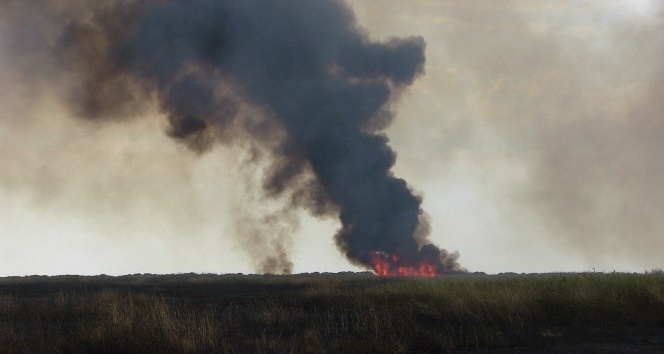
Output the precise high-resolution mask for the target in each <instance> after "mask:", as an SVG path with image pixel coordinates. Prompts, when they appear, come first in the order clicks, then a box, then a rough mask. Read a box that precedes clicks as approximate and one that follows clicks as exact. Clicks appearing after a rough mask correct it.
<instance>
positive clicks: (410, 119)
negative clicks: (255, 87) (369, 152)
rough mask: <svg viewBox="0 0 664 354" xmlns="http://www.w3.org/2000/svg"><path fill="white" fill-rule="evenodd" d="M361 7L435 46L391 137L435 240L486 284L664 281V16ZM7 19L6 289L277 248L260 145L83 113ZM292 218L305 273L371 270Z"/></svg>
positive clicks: (159, 120)
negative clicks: (506, 276) (604, 278)
mask: <svg viewBox="0 0 664 354" xmlns="http://www.w3.org/2000/svg"><path fill="white" fill-rule="evenodd" d="M5 2H7V1H5ZM349 3H350V5H351V6H352V8H353V9H354V11H355V14H356V17H357V21H358V23H359V25H360V26H362V27H363V28H364V29H365V30H366V31H367V33H368V35H369V36H370V37H371V38H372V39H374V40H380V41H389V40H390V38H392V37H401V38H403V37H410V36H421V37H422V38H423V39H424V40H425V42H426V64H425V72H424V74H423V75H422V76H420V77H418V78H417V79H416V80H415V82H414V83H413V84H412V85H411V86H410V87H408V88H406V90H405V91H404V92H403V93H402V94H401V96H400V97H399V100H398V102H397V103H396V105H395V106H394V107H393V109H394V112H395V119H394V121H393V122H392V124H391V125H390V126H389V127H388V128H387V130H386V132H387V135H388V137H389V139H390V145H391V146H392V148H393V149H394V150H395V151H396V152H397V162H396V165H395V166H394V168H393V172H394V174H395V175H397V176H399V177H402V178H404V179H405V180H407V181H408V183H409V185H410V186H411V187H412V188H413V189H414V190H415V191H417V192H418V193H419V194H421V195H422V196H423V205H422V207H423V209H424V210H425V211H426V212H427V213H428V215H429V218H430V220H431V229H432V231H431V235H430V240H431V241H433V242H434V243H436V244H437V245H439V246H441V247H443V248H445V249H448V250H450V251H458V252H459V253H460V258H459V262H460V263H461V265H462V266H463V267H465V268H466V269H468V270H469V271H483V272H486V273H499V272H557V271H592V270H598V271H613V270H616V271H644V270H650V269H654V268H662V267H664V264H663V261H662V257H661V254H663V253H664V228H663V227H664V218H663V217H662V214H664V186H663V185H662V182H661V181H662V180H664V156H662V155H663V154H664V139H663V137H664V119H662V118H664V117H662V112H664V104H663V103H662V100H661V97H662V94H663V93H664V92H663V91H664V90H663V89H662V87H663V86H662V79H663V78H664V71H663V70H662V69H663V68H662V64H661V63H662V62H664V60H663V59H664V41H663V39H664V38H662V37H663V35H662V33H664V31H662V29H664V28H662V27H663V25H664V22H663V20H664V17H663V15H664V12H663V11H664V8H663V7H662V6H663V5H664V2H662V1H650V0H632V1H611V2H608V1H601V0H596V1H558V2H546V1H477V2H468V1H461V0H459V1H446V2H440V1H435V0H412V1H389V0H385V1H372V0H353V1H350V2H349ZM0 5H4V4H3V2H2V1H0ZM5 16H6V15H5ZM10 22H11V21H6V18H4V17H2V15H0V107H2V109H1V110H0V276H7V275H27V274H49V275H52V274H101V273H104V274H133V273H177V272H212V273H236V272H242V273H250V272H255V271H256V269H257V264H256V261H255V260H254V259H252V257H250V254H251V253H252V252H253V251H254V250H255V249H256V247H258V248H261V249H262V250H263V251H265V252H269V251H270V250H272V248H273V247H275V246H274V243H273V242H272V240H273V234H271V233H272V232H274V230H262V229H261V221H260V219H257V218H256V216H255V215H253V214H252V211H254V210H261V209H265V210H270V208H272V207H273V205H272V204H273V203H276V202H274V201H270V200H266V199H265V198H264V197H262V195H261V193H260V187H259V186H260V185H261V179H262V177H263V174H262V173H261V172H262V171H263V170H262V169H261V168H260V166H258V168H257V167H256V166H254V167H252V168H248V167H247V164H246V161H247V160H251V159H252V152H251V151H250V149H248V148H247V147H246V146H244V145H242V144H235V145H228V146H226V145H224V146H217V147H215V148H213V149H211V150H209V151H207V152H205V153H202V154H197V153H194V152H192V151H191V149H188V148H186V147H184V146H182V144H177V143H174V142H173V139H171V138H170V137H169V136H168V135H167V134H165V130H166V122H165V119H164V118H163V116H162V115H161V114H160V113H159V112H158V110H156V109H147V110H144V111H141V112H140V117H133V118H127V119H126V120H124V121H122V122H91V121H83V120H80V119H77V118H75V117H73V115H72V113H71V112H70V110H69V109H68V107H67V105H66V104H65V102H64V101H65V99H64V98H63V89H62V88H61V87H58V86H57V85H52V84H49V83H48V82H45V81H47V79H44V78H43V73H42V72H39V71H35V70H32V68H33V66H31V60H33V57H32V56H30V55H27V56H26V55H18V54H19V53H22V52H21V51H20V49H17V47H16V43H17V42H16V39H15V38H16V37H17V36H18V35H20V33H19V32H18V31H14V28H13V27H10V26H9V25H8V23H10ZM25 38H27V39H29V38H30V36H26V37H25ZM24 45H25V47H26V48H29V47H30V43H29V41H28V42H27V43H25V44H24ZM74 98H75V97H74ZM67 99H72V97H67ZM288 218H289V220H287V222H285V223H284V225H286V226H284V228H283V229H282V230H279V232H282V233H285V234H287V236H286V237H282V238H280V240H281V241H280V242H283V244H280V245H279V247H287V248H288V249H290V254H291V261H292V263H293V272H315V271H318V272H326V271H327V272H337V271H360V270H364V269H362V268H359V267H357V266H354V265H352V264H350V263H349V262H348V261H347V260H346V259H345V257H344V256H343V255H342V254H341V253H340V252H339V250H338V249H337V247H336V246H335V244H334V240H333V236H334V234H335V232H336V231H337V229H339V226H340V225H339V222H338V221H337V220H336V219H335V218H330V217H314V216H311V215H309V214H308V213H307V212H306V211H304V210H294V211H293V212H292V213H289V214H288ZM295 226H297V227H295Z"/></svg>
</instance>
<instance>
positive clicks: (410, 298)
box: [0, 273, 664, 353]
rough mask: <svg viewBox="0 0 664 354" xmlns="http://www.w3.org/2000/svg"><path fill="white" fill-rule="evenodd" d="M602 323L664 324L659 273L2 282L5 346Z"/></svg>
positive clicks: (465, 340)
mask: <svg viewBox="0 0 664 354" xmlns="http://www.w3.org/2000/svg"><path fill="white" fill-rule="evenodd" d="M598 326H601V327H607V326H608V327H612V326H615V327H616V328H618V327H624V326H632V327H656V326H664V275H662V274H661V273H651V274H619V273H616V274H599V273H597V274H553V275H542V276H449V277H441V278H436V279H396V278H395V279H379V278H375V277H373V276H371V275H368V274H357V275H349V274H347V275H302V276H213V275H191V274H189V275H174V276H128V277H120V278H112V277H55V278H46V277H29V278H4V279H0V348H3V349H2V352H3V353H149V352H160V353H245V352H252V353H326V352H327V353H342V352H345V353H358V352H365V353H410V352H464V351H467V350H470V349H480V348H508V347H513V346H523V345H528V344H532V343H533V342H534V341H542V340H553V339H555V338H558V337H560V336H562V335H563V332H564V331H566V330H568V329H570V328H571V329H576V328H592V327H598ZM561 328H562V330H561ZM561 331H562V332H561Z"/></svg>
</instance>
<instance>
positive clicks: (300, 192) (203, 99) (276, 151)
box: [0, 0, 460, 273]
mask: <svg viewBox="0 0 664 354" xmlns="http://www.w3.org/2000/svg"><path fill="white" fill-rule="evenodd" d="M0 3H1V4H2V5H3V7H4V8H7V9H14V11H16V9H17V8H19V9H20V8H24V11H30V8H32V10H34V11H38V12H51V13H52V14H53V17H52V21H53V23H58V24H60V23H61V24H62V25H61V28H59V30H58V32H57V35H55V36H54V39H53V40H52V41H51V42H50V43H51V45H52V47H51V48H49V51H50V52H51V53H52V55H53V56H54V57H55V58H56V59H57V63H58V65H59V67H61V68H65V69H66V70H65V71H66V72H67V73H69V74H70V75H73V77H74V78H75V80H74V84H72V85H70V89H69V91H68V96H69V99H70V102H71V104H72V109H73V111H74V112H75V113H76V114H78V115H80V116H82V117H84V118H87V119H91V120H108V119H118V118H123V117H126V116H129V115H133V114H136V112H139V111H140V107H141V106H142V105H144V104H145V102H150V101H152V102H154V100H155V99H156V101H157V102H158V106H159V108H160V110H161V111H162V112H163V114H164V115H165V116H166V117H167V119H168V122H169V130H168V134H169V135H170V136H172V137H173V138H174V139H176V140H178V141H181V142H182V143H184V144H186V145H187V146H188V147H190V148H192V149H193V150H195V151H198V152H203V151H205V150H207V149H209V148H211V147H212V146H213V145H214V144H216V143H227V144H231V143H233V141H234V140H235V139H238V136H251V137H252V138H253V140H254V141H255V142H256V143H257V144H260V145H263V146H269V147H270V148H271V149H272V153H271V154H272V158H273V159H274V160H273V161H274V162H273V163H272V168H271V170H270V171H269V176H266V178H265V183H264V188H265V191H266V192H267V194H268V195H271V196H275V197H276V196H280V195H283V194H284V193H286V192H288V193H292V196H293V197H292V204H293V206H302V207H305V208H307V210H309V211H310V212H311V213H312V214H314V215H329V214H332V215H338V217H339V219H340V221H341V228H340V230H339V231H338V232H337V234H336V236H335V239H336V242H337V245H338V247H339V248H340V249H341V250H342V251H343V252H344V253H345V254H346V256H347V257H348V258H349V259H350V260H351V261H352V262H353V263H356V264H361V265H364V266H369V265H370V263H371V254H372V252H383V253H385V254H398V255H399V259H400V260H401V262H402V263H404V264H405V265H409V264H413V265H415V264H419V263H420V262H422V261H426V262H429V263H432V264H433V265H434V266H435V267H437V270H438V272H440V273H446V272H455V271H459V270H460V268H459V265H458V264H457V263H456V258H457V256H458V255H457V254H448V253H447V252H446V251H445V250H441V249H439V248H438V247H436V246H434V245H432V244H430V242H428V241H427V233H428V232H429V226H428V222H427V219H426V215H425V214H424V212H423V210H422V209H421V204H422V199H421V197H420V196H418V195H416V194H415V193H414V192H413V191H412V190H411V188H410V187H409V186H408V184H407V183H406V181H404V180H403V179H400V178H397V177H395V176H394V175H393V173H392V172H391V168H392V167H393V165H394V163H395V158H396V155H395V153H394V151H393V150H392V149H391V148H390V146H389V145H388V138H387V137H386V136H385V134H384V133H382V130H383V129H384V128H385V127H386V126H387V125H389V124H390V121H391V120H392V118H393V117H392V113H391V110H390V109H391V107H392V104H393V101H394V99H395V98H397V96H398V94H399V92H400V91H401V90H402V89H403V88H405V87H407V86H409V85H410V84H412V83H413V81H414V80H415V79H416V78H417V77H418V75H421V74H422V73H423V68H424V61H425V56H424V49H425V43H424V41H423V39H422V38H419V37H412V38H405V39H392V40H389V41H385V42H374V41H371V40H370V39H369V37H368V35H367V34H366V33H365V32H364V31H363V30H362V29H361V28H360V27H359V26H358V24H357V23H356V20H355V18H354V15H353V12H352V10H351V9H350V8H349V7H348V5H346V4H345V3H344V2H342V1H338V0H321V1H308V0H306V1H305V0H270V1H265V0H260V1H259V0H242V1H230V0H229V1H224V0H142V1H129V0H127V1H120V0H118V1H74V2H69V3H65V2H62V3H61V2H59V1H30V3H32V4H31V5H30V4H28V5H25V4H23V3H22V2H18V1H3V2H0ZM36 3H38V5H35V4H36ZM65 4H66V5H65ZM25 9H27V10H25ZM20 12H21V11H19V13H20ZM26 31H27V30H26ZM242 107H251V111H252V112H260V114H258V115H259V116H258V117H257V115H256V114H255V113H247V112H243V108H242ZM238 129H241V130H242V131H243V134H236V132H237V131H238ZM307 173H310V174H313V176H314V177H315V178H314V180H313V181H312V182H308V183H302V180H303V179H302V176H303V175H305V174H307ZM240 237H241V235H240ZM282 263H283V262H282ZM286 263H287V261H286ZM286 268H288V267H286Z"/></svg>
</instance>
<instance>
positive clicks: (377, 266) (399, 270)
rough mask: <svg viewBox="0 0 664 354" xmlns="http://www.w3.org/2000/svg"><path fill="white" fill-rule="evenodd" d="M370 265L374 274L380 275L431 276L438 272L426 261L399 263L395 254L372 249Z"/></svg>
mask: <svg viewBox="0 0 664 354" xmlns="http://www.w3.org/2000/svg"><path fill="white" fill-rule="evenodd" d="M370 256H371V267H372V268H373V270H374V272H375V273H376V275H378V276H381V277H390V276H391V277H394V276H409V277H433V276H435V275H436V274H438V272H437V270H436V267H435V266H434V265H433V264H431V263H428V262H424V261H423V262H420V263H419V264H418V265H415V266H412V265H402V264H399V256H397V255H396V254H394V253H393V254H392V255H388V254H387V253H384V252H380V251H374V252H371V255H370Z"/></svg>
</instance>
